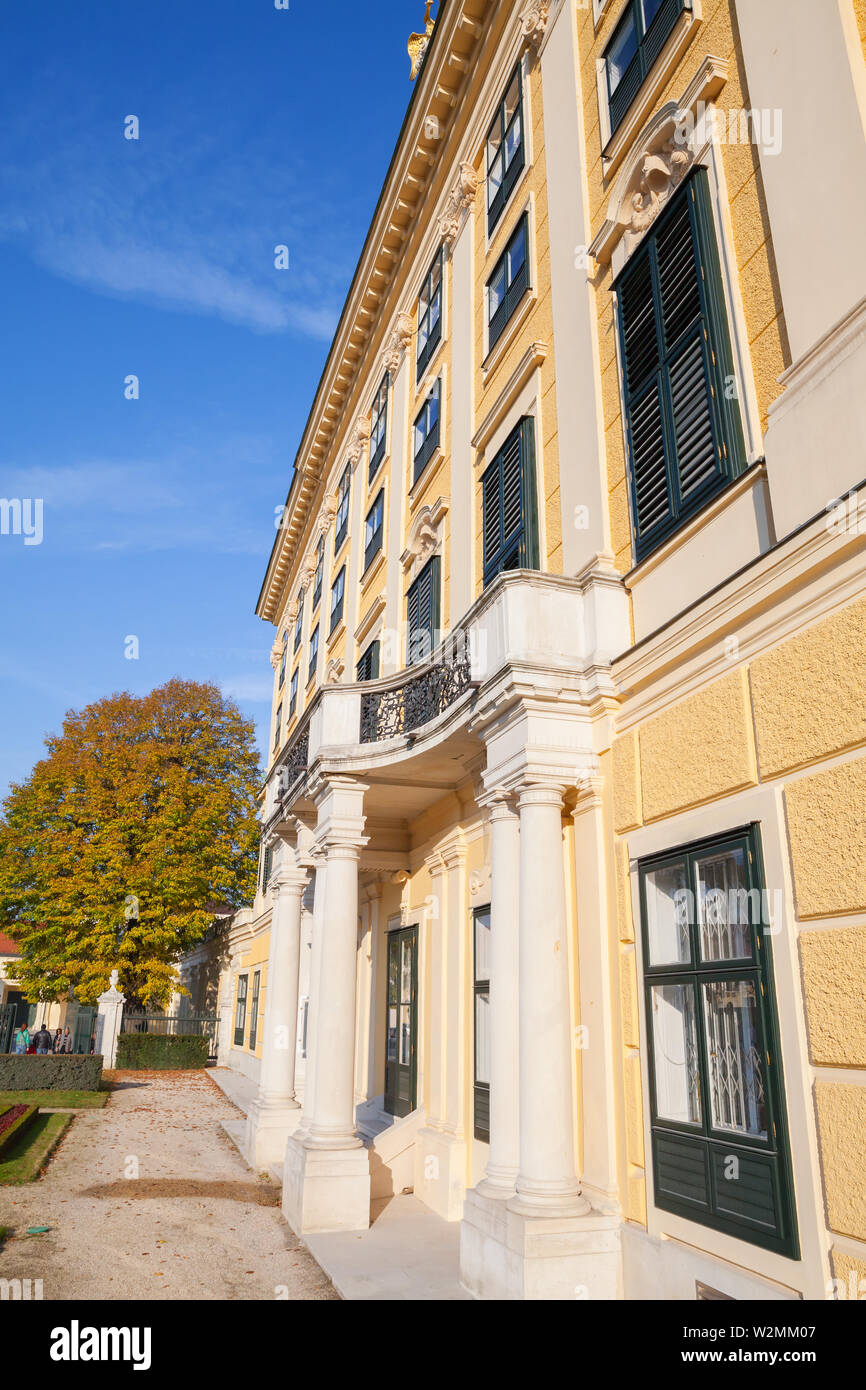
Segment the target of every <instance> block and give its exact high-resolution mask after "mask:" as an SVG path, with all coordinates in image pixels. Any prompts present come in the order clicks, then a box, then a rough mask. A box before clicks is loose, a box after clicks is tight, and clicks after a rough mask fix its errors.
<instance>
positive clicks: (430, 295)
mask: <svg viewBox="0 0 866 1390" xmlns="http://www.w3.org/2000/svg"><path fill="white" fill-rule="evenodd" d="M441 337H442V248H441V247H440V248H439V250H438V251H437V252H436V259H435V261H434V262H433V264H432V265H431V267H430V269H429V271H428V272H427V277H426V279H425V281H424V284H423V286H422V289H421V293H420V295H419V296H418V380H419V381H420V380H421V378H422V376H423V375H424V369H425V368H426V366H427V363H428V362H429V361H430V358H431V357H432V356H433V353H434V352H435V351H436V347H437V345H438V343H439V341H440V339H441Z"/></svg>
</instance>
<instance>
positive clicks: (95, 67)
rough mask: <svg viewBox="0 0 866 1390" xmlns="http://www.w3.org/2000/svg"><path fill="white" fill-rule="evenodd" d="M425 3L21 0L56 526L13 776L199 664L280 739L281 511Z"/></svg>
mask: <svg viewBox="0 0 866 1390" xmlns="http://www.w3.org/2000/svg"><path fill="white" fill-rule="evenodd" d="M423 14H424V6H423V3H421V2H420V0H388V3H384V4H376V5H372V4H358V3H357V0H354V3H349V0H291V8H290V9H289V10H288V11H284V10H277V9H276V8H275V5H274V0H208V3H207V4H204V3H201V0H198V3H194V0H147V3H146V4H139V5H125V4H118V3H117V0H87V3H85V4H80V3H79V4H75V5H73V4H69V3H68V0H40V3H38V4H34V3H33V0H6V3H5V4H4V6H3V11H2V18H0V79H2V80H0V129H2V130H3V145H2V154H0V303H2V328H0V498H7V499H9V498H22V499H28V498H30V499H37V498H41V499H44V521H43V539H42V543H41V544H39V545H25V543H24V539H25V538H24V536H23V535H20V534H19V535H13V534H6V535H3V534H0V623H2V629H0V631H2V635H0V797H2V795H3V794H4V793H5V790H6V788H7V785H8V783H9V782H11V781H14V780H17V779H21V778H23V777H25V776H26V775H27V773H28V772H29V770H30V768H31V767H32V765H33V763H34V762H35V761H36V760H37V759H38V758H39V757H40V756H41V755H42V751H43V739H44V737H45V735H46V733H48V732H51V731H55V730H57V729H59V727H60V724H61V721H62V718H63V714H64V712H65V711H66V710H67V709H69V708H78V707H80V706H82V705H83V704H86V703H88V702H89V701H91V700H94V699H98V698H99V697H100V696H102V695H105V694H109V693H111V692H113V691H115V690H122V689H124V690H132V691H135V692H144V691H146V690H149V689H151V688H152V687H153V686H155V685H158V684H160V683H162V682H163V681H165V680H167V679H168V678H170V677H171V676H173V675H180V676H183V677H185V678H189V679H199V680H204V679H208V680H216V681H218V682H219V683H220V684H221V685H222V687H223V689H225V690H226V691H227V692H228V693H231V694H233V695H235V696H236V697H237V698H238V700H239V702H240V704H241V706H242V708H243V709H244V710H245V712H246V713H248V714H249V715H250V716H252V717H254V718H255V719H256V721H257V723H258V726H259V734H260V742H261V743H262V746H264V730H265V726H266V724H267V720H268V713H269V701H270V689H271V668H270V665H269V661H268V653H269V650H270V646H271V642H272V639H273V631H272V629H271V628H269V627H267V626H265V625H264V624H262V623H261V622H260V621H259V619H257V618H256V617H255V615H254V612H253V609H254V606H255V601H256V597H257V595H258V591H259V586H260V583H261V579H262V577H263V573H264V566H265V564H266V561H267V556H268V554H269V552H270V548H271V544H272V541H273V536H274V529H273V527H274V509H275V507H277V506H278V505H279V504H280V503H281V502H282V501H283V500H284V498H285V495H286V492H287V489H288V485H289V482H290V479H291V468H292V461H293V459H294V455H295V451H296V448H297V444H298V440H299V437H300V433H301V430H302V428H303V425H304V422H305V420H306V416H307V412H308V409H309V406H310V403H311V399H312V393H313V391H314V389H315V386H316V383H317V381H318V378H319V375H320V373H321V370H322V367H323V364H324V360H325V356H326V353H327V348H328V344H329V341H330V337H331V334H332V332H333V329H334V327H335V325H336V321H337V318H338V316H339V311H340V308H341V307H342V303H343V300H344V298H345V295H346V292H347V290H348V286H349V282H350V279H351V275H352V271H353V269H354V266H355V263H356V260H357V257H358V255H359V253H360V250H361V245H362V242H363V238H364V235H365V232H366V229H367V226H368V224H369V220H370V217H371V215H372V212H373V208H374V207H375V203H376V199H377V198H378V194H379V190H380V187H381V184H382V181H383V179H384V175H385V171H386V169H387V165H388V161H389V159H390V156H391V153H392V151H393V147H394V144H395V142H396V139H397V135H398V132H399V128H400V124H401V121H402V119H403V115H404V113H405V109H406V105H407V103H408V101H409V98H410V95H411V86H410V83H409V80H408V72H409V61H408V58H407V55H406V40H407V38H408V35H409V33H410V31H411V30H413V29H418V28H423V23H422V21H423ZM130 115H135V116H137V117H138V118H139V121H140V137H139V139H138V140H137V141H136V140H127V139H125V138H124V122H125V119H126V117H127V116H130ZM282 244H285V245H287V246H288V248H289V253H290V268H289V269H288V271H280V270H277V269H275V267H274V248H275V246H277V245H282ZM130 375H135V376H137V377H138V378H139V382H140V388H139V389H140V396H139V399H138V400H128V399H126V398H125V386H124V384H125V380H126V378H127V377H129V376H130ZM130 635H134V636H136V637H137V638H138V639H139V644H140V647H139V650H140V656H139V659H138V660H137V661H129V660H127V659H126V658H125V655H124V651H125V645H124V644H125V639H126V638H127V637H128V636H130Z"/></svg>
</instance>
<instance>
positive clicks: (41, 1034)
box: [33, 1023, 51, 1057]
mask: <svg viewBox="0 0 866 1390" xmlns="http://www.w3.org/2000/svg"><path fill="white" fill-rule="evenodd" d="M33 1041H34V1043H35V1044H36V1053H37V1056H39V1057H46V1056H47V1055H48V1053H49V1052H50V1051H51V1034H50V1033H49V1031H48V1029H47V1028H46V1027H45V1024H44V1023H43V1024H42V1027H41V1028H40V1029H39V1031H38V1033H37V1034H36V1036H35V1037H34V1039H33Z"/></svg>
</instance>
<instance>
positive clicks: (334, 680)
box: [325, 657, 346, 685]
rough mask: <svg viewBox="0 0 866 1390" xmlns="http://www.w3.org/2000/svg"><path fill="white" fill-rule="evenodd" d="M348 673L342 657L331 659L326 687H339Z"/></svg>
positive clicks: (326, 676) (327, 671) (326, 677)
mask: <svg viewBox="0 0 866 1390" xmlns="http://www.w3.org/2000/svg"><path fill="white" fill-rule="evenodd" d="M345 671H346V663H345V662H344V661H343V660H342V658H341V657H331V660H330V661H329V662H328V667H327V670H326V671H325V684H326V685H339V684H340V682H341V681H342V679H343V676H344V674H345Z"/></svg>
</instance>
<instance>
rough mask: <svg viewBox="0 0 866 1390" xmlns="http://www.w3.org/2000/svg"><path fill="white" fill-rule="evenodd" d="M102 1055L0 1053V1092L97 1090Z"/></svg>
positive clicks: (100, 1076)
mask: <svg viewBox="0 0 866 1390" xmlns="http://www.w3.org/2000/svg"><path fill="white" fill-rule="evenodd" d="M101 1080H102V1058H101V1057H99V1056H96V1057H91V1056H90V1054H89V1053H85V1052H59V1053H57V1054H54V1053H52V1052H49V1053H47V1055H46V1056H44V1057H39V1056H37V1055H36V1054H35V1053H27V1052H24V1053H18V1052H3V1053H0V1091H98V1090H99V1083H100V1081H101Z"/></svg>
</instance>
